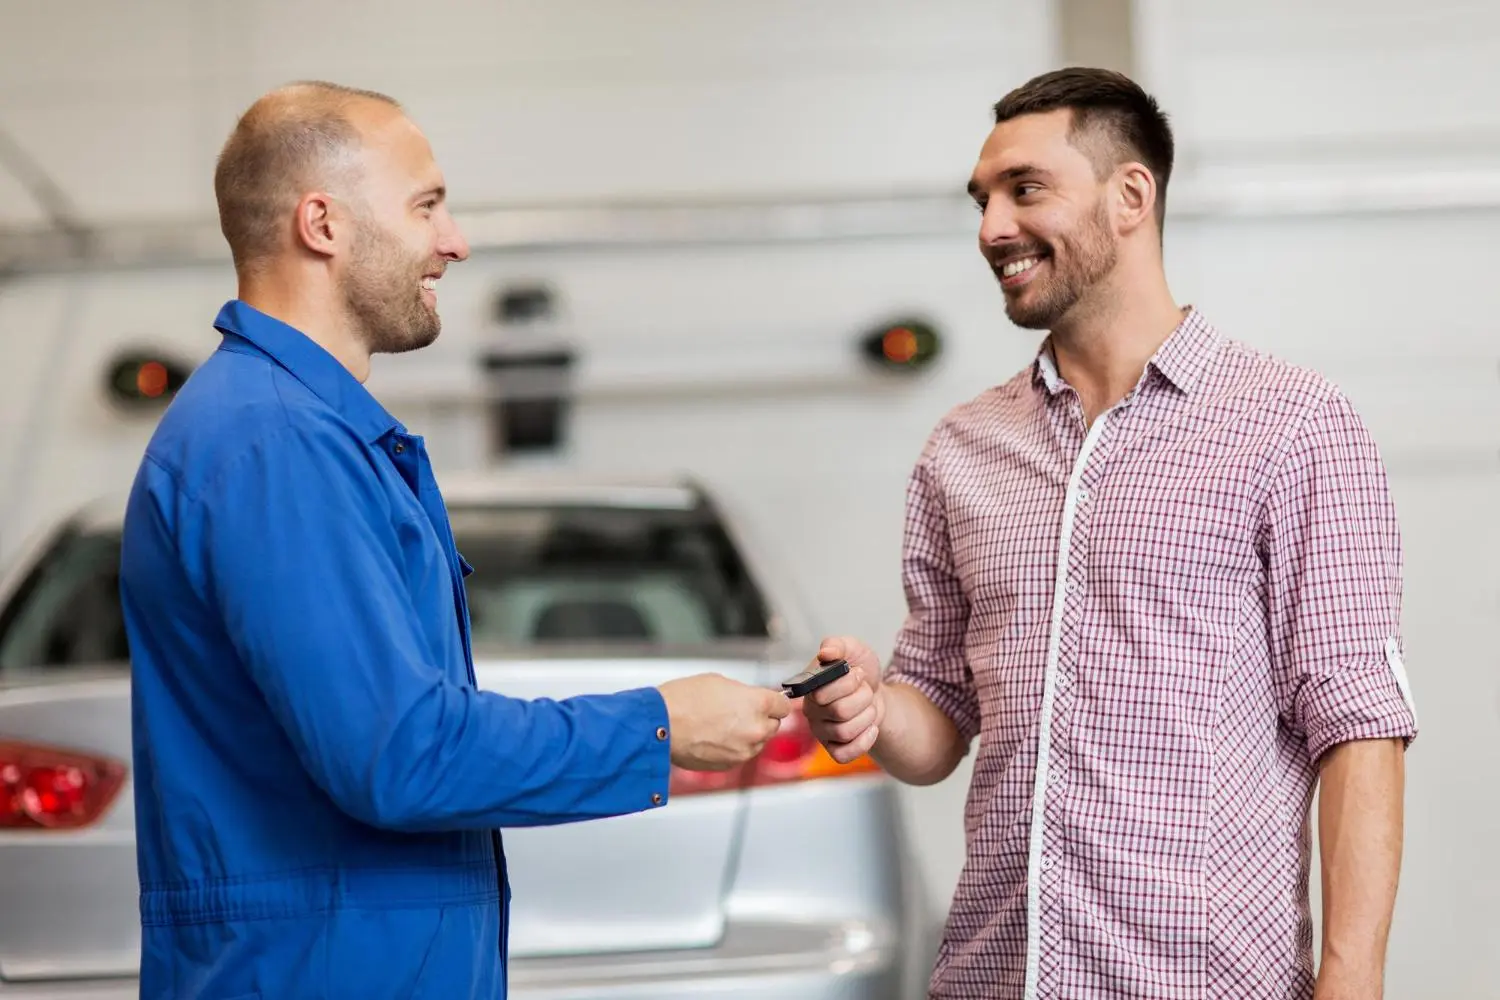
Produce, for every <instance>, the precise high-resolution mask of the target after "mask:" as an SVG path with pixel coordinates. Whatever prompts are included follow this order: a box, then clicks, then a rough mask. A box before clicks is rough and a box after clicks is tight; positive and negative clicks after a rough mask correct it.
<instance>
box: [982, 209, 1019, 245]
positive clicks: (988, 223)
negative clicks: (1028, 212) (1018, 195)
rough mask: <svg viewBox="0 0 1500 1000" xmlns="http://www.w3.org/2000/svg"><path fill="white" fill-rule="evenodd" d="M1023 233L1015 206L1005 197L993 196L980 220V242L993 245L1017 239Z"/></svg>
mask: <svg viewBox="0 0 1500 1000" xmlns="http://www.w3.org/2000/svg"><path fill="white" fill-rule="evenodd" d="M1020 235H1021V227H1020V224H1019V223H1018V222H1017V221H1016V213H1015V211H1014V209H1013V206H1011V205H1010V203H1009V202H1007V201H1006V199H1004V198H991V199H990V200H989V202H988V203H987V204H986V205H985V206H984V216H983V217H982V218H981V219H980V221H979V242H980V244H981V245H982V246H986V247H993V246H997V245H999V244H1001V243H1005V242H1008V241H1012V240H1015V239H1017V238H1019V237H1020Z"/></svg>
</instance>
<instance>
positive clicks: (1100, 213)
mask: <svg viewBox="0 0 1500 1000" xmlns="http://www.w3.org/2000/svg"><path fill="white" fill-rule="evenodd" d="M1059 248H1060V249H1061V250H1062V251H1063V252H1062V254H1061V256H1059V255H1058V253H1057V250H1058V249H1059ZM1034 252H1035V253H1036V254H1038V255H1042V256H1044V257H1045V264H1044V265H1043V266H1045V267H1046V268H1047V273H1046V274H1041V275H1038V276H1037V278H1038V279H1040V280H1033V281H1032V282H1030V283H1029V284H1026V285H1023V286H1022V287H1021V288H1020V289H1019V290H1018V291H1016V292H1015V293H1010V292H1006V293H1005V315H1006V316H1008V317H1010V321H1011V322H1012V323H1014V324H1015V325H1016V326H1019V327H1021V328H1022V329H1026V330H1051V329H1053V328H1054V327H1056V326H1057V325H1058V323H1059V322H1060V321H1061V320H1062V319H1063V317H1065V316H1067V315H1068V313H1069V312H1071V311H1072V310H1073V308H1074V307H1075V306H1077V305H1078V303H1079V301H1080V300H1082V299H1083V297H1084V296H1085V295H1087V294H1088V292H1089V290H1090V289H1091V288H1093V287H1094V286H1095V285H1096V284H1098V283H1099V282H1100V281H1101V280H1102V279H1103V278H1104V277H1105V276H1106V275H1108V274H1109V272H1110V271H1112V270H1113V269H1114V266H1115V261H1116V260H1117V259H1118V257H1119V248H1118V247H1117V246H1116V244H1115V240H1114V237H1113V236H1112V235H1111V234H1110V231H1109V217H1108V214H1107V212H1106V210H1105V206H1104V201H1103V199H1100V200H1099V202H1098V203H1097V204H1096V205H1095V209H1094V213H1093V215H1092V216H1090V217H1089V218H1086V219H1085V220H1084V221H1083V222H1082V223H1080V224H1079V226H1078V227H1077V229H1076V230H1075V231H1074V232H1071V233H1069V234H1067V235H1066V236H1063V237H1061V238H1059V239H1058V241H1057V243H1056V244H1055V245H1049V244H1046V243H1038V244H1037V245H1036V247H1035V250H1034ZM996 277H997V278H998V277H999V274H998V272H997V274H996Z"/></svg>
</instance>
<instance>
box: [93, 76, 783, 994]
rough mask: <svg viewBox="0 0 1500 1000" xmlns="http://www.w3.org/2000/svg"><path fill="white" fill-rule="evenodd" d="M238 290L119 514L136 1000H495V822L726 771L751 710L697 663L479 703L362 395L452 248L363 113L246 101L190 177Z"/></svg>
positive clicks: (375, 102)
mask: <svg viewBox="0 0 1500 1000" xmlns="http://www.w3.org/2000/svg"><path fill="white" fill-rule="evenodd" d="M215 188H216V193H217V196H218V201H219V213H220V219H221V223H222V227H223V232H224V236H225V238H226V240H227V242H228V244H229V246H230V249H231V251H232V253H233V257H234V264H235V269H236V273H237V276H238V284H239V294H238V297H237V298H236V299H234V300H232V301H230V302H229V303H228V304H227V305H225V306H224V307H223V309H222V310H221V311H220V313H219V316H218V318H217V320H216V321H215V324H214V325H215V327H216V328H217V329H218V330H219V332H220V333H221V334H222V336H223V340H222V343H221V345H220V347H219V349H218V350H217V351H216V352H215V353H214V354H213V355H212V356H211V357H210V358H209V360H207V361H206V362H205V363H204V364H203V365H202V366H201V367H200V368H199V369H198V371H197V372H195V373H194V375H193V376H192V378H190V379H189V380H188V382H187V384H186V385H184V386H183V388H182V390H181V391H180V393H179V394H178V396H177V398H176V399H175V401H174V402H173V404H172V406H171V407H170V408H169V409H168V411H167V412H166V414H165V415H164V416H163V418H162V420H161V423H160V425H159V427H158V429H157V431H156V433H155V435H154V437H153V438H152V440H151V443H150V446H149V448H148V450H147V453H146V455H145V458H144V460H143V461H142V463H141V466H140V471H139V474H138V476H137V478H136V481H135V485H134V488H133V490H132V492H131V495H130V500H129V504H128V509H127V514H126V522H125V537H124V547H123V552H122V556H121V591H122V599H123V602H124V608H125V614H126V621H127V627H128V631H129V637H130V645H131V656H132V662H133V698H134V708H133V718H134V723H133V725H134V734H135V754H134V762H135V793H136V824H137V839H138V851H139V868H140V879H141V904H140V906H141V921H142V955H141V958H142V962H141V995H142V996H143V997H150V998H158V997H159V998H169V997H170V998H174V1000H188V998H203V1000H246V998H250V997H264V998H268V1000H269V998H272V997H274V998H277V1000H282V998H293V997H298V998H300V997H335V996H337V997H350V998H359V1000H377V998H386V997H389V998H397V997H401V998H410V997H443V998H444V1000H455V998H458V997H475V998H479V997H482V998H485V1000H494V998H501V997H504V996H505V993H506V975H505V968H506V939H507V933H508V925H509V919H508V912H509V898H510V891H509V881H508V879H507V877H506V869H505V861H504V851H503V847H502V844H501V840H500V837H499V835H498V833H497V832H496V831H497V830H498V828H500V827H505V826H536V825H547V824H557V823H568V822H574V821H579V820H587V819H591V818H597V817H606V816H616V815H621V814H626V813H632V812H637V811H641V810H646V809H652V808H659V807H661V806H662V805H664V804H665V803H666V801H667V790H668V771H669V766H670V765H671V764H674V763H675V764H677V765H679V766H683V767H688V768H694V769H701V770H714V769H720V768H725V767H729V766H732V765H734V764H737V763H740V762H742V761H744V760H747V759H749V758H750V757H752V756H753V755H754V754H755V753H756V752H758V750H759V749H760V748H761V747H762V746H763V745H764V743H765V741H766V740H768V739H769V738H770V736H771V735H772V734H773V733H774V732H775V731H776V729H777V726H778V721H779V719H781V718H782V717H784V716H785V715H786V714H787V712H788V710H789V707H790V706H789V703H788V702H787V700H786V697H785V696H784V695H782V694H781V693H780V692H776V691H771V690H765V689H760V688H755V687H751V686H747V685H743V684H739V683H737V682H735V681H732V680H730V679H728V678H725V677H722V676H718V675H713V674H705V675H701V676H697V677H690V678H686V679H682V680H676V681H671V682H669V683H666V684H663V685H662V686H661V687H659V688H644V689H639V690H632V691H626V692H622V693H619V694H613V695H598V696H586V697H576V698H570V699H566V700H562V701H536V702H532V701H522V700H518V699H513V698H507V697H504V696H502V695H499V694H496V693H493V692H486V691H481V690H479V689H478V688H477V687H476V685H475V680H474V673H473V665H472V658H471V655H470V652H469V649H468V644H469V639H468V612H467V606H466V604H465V600H464V589H463V578H464V576H465V575H466V574H467V572H468V567H467V565H466V564H465V563H464V561H463V560H462V558H461V557H460V556H459V554H458V552H457V551H456V550H455V548H454V544H453V538H452V534H451V532H450V530H449V526H448V520H447V515H446V512H445V509H444V505H443V501H442V497H441V495H440V493H439V491H438V487H437V484H436V483H435V482H434V479H433V474H432V470H431V467H430V466H429V464H428V461H427V456H426V453H425V451H424V448H423V443H422V439H421V438H420V437H417V436H414V435H412V434H410V433H408V432H407V430H406V429H405V428H404V427H403V426H402V425H401V424H400V423H398V422H397V421H396V420H395V419H394V418H393V417H392V416H390V415H389V414H388V413H387V412H386V411H385V410H384V409H383V408H382V407H381V406H380V404H379V403H378V402H376V400H375V399H374V397H373V396H371V395H370V394H369V392H368V391H366V389H365V388H364V385H363V384H362V383H363V382H364V380H365V378H366V377H367V376H368V373H369V366H370V357H371V355H372V354H375V353H380V352H397V351H408V350H415V349H418V348H421V347H424V346H426V345H427V344H429V343H431V342H432V341H433V340H434V339H436V337H437V335H438V329H439V321H438V314H437V295H436V292H435V291H434V286H435V285H436V283H437V280H438V279H439V278H440V277H441V276H442V275H443V272H444V270H445V269H446V268H447V266H448V265H449V264H450V263H453V262H455V261H461V260H463V259H465V258H466V257H467V256H468V247H467V246H466V245H465V243H464V239H463V237H462V235H461V234H460V233H459V231H458V228H457V226H456V225H455V224H454V221H453V219H452V217H451V216H450V215H449V212H448V209H447V207H446V204H445V200H444V182H443V176H442V173H441V172H440V171H439V169H438V167H437V165H436V163H435V162H434V160H433V156H432V152H431V149H430V147H429V146H428V143H427V141H426V139H425V138H424V137H423V135H422V133H421V132H420V131H419V130H418V129H417V128H416V126H415V125H414V124H413V123H412V122H411V121H410V119H408V118H407V117H406V116H405V114H404V113H403V111H402V109H401V107H400V106H399V105H398V104H397V103H396V102H394V101H393V100H391V99H389V98H387V97H384V96H382V95H379V94H373V93H369V92H365V91H356V90H351V89H348V88H344V87H339V86H335V85H331V84H324V83H302V84H294V85H291V86H288V87H284V88H281V89H278V90H276V91H273V92H271V93H270V94H267V95H266V96H264V97H262V98H261V99H260V100H259V101H257V102H256V103H255V104H254V105H253V106H252V107H251V108H250V109H249V110H248V111H247V112H246V113H245V115H244V116H243V117H242V118H241V119H240V121H239V123H238V125H237V127H236V128H235V130H234V132H233V134H232V135H231V137H230V139H229V141H228V143H227V144H226V145H225V148H224V150H223V153H222V154H221V157H220V160H219V164H218V170H217V173H216V176H215Z"/></svg>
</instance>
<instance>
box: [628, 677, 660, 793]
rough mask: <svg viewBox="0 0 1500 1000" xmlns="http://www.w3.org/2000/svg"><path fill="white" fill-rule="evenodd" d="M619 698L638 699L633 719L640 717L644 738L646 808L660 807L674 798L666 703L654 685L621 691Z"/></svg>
mask: <svg viewBox="0 0 1500 1000" xmlns="http://www.w3.org/2000/svg"><path fill="white" fill-rule="evenodd" d="M620 697H622V698H625V699H628V700H634V701H637V702H639V705H638V707H637V709H636V711H634V712H631V716H632V717H633V718H637V719H639V720H640V726H641V736H642V738H643V740H644V741H645V752H644V758H645V768H644V772H645V773H644V775H643V776H642V777H643V779H644V782H645V787H644V794H645V799H646V801H645V803H644V808H647V809H659V808H661V807H662V806H664V805H666V804H667V801H668V799H669V798H670V797H671V786H672V729H671V727H670V726H669V725H668V719H667V703H666V700H665V699H663V698H662V696H661V692H660V691H658V690H657V689H656V688H654V687H646V688H636V689H635V690H633V691H625V692H622V693H621V695H620Z"/></svg>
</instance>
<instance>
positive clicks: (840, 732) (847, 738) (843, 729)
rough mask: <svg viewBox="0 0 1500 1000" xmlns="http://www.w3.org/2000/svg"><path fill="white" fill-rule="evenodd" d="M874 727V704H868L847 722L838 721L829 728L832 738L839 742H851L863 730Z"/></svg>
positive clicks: (863, 731) (859, 735) (862, 733)
mask: <svg viewBox="0 0 1500 1000" xmlns="http://www.w3.org/2000/svg"><path fill="white" fill-rule="evenodd" d="M874 727H875V706H874V705H870V706H869V707H868V708H866V709H865V710H864V711H863V712H860V713H859V714H858V715H856V716H855V717H854V718H852V719H850V720H849V721H848V722H840V723H838V724H837V725H835V726H832V727H831V728H830V732H831V733H832V735H833V738H834V740H836V741H837V742H839V743H851V742H853V741H854V740H856V739H858V738H859V737H861V736H863V735H864V733H865V730H867V729H873V728H874Z"/></svg>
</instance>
